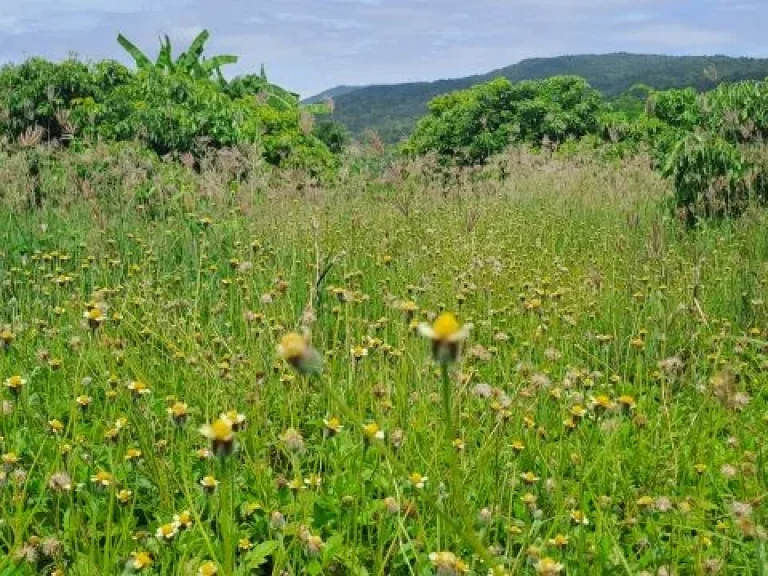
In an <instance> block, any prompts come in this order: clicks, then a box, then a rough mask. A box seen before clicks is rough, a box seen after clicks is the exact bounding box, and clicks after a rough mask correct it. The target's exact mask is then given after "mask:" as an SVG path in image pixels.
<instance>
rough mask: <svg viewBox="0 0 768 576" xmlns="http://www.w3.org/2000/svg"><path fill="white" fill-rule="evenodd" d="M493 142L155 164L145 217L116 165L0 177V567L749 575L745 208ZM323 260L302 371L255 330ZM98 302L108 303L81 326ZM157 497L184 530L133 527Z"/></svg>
mask: <svg viewBox="0 0 768 576" xmlns="http://www.w3.org/2000/svg"><path fill="white" fill-rule="evenodd" d="M505 161H507V162H510V164H511V166H512V169H510V170H509V171H508V173H511V174H513V176H512V177H510V178H509V179H508V180H507V181H505V182H503V183H500V182H498V181H497V180H495V179H494V178H484V177H483V176H482V175H480V176H479V177H478V178H476V179H474V180H471V179H468V178H463V179H462V180H461V182H462V183H460V184H451V185H445V186H443V185H441V184H439V183H438V182H437V181H436V180H431V179H429V178H427V179H422V178H420V177H418V176H415V175H414V174H417V173H418V172H419V170H418V169H414V170H413V171H412V173H411V176H408V177H407V178H405V180H400V181H397V180H395V181H394V184H392V183H391V182H390V183H389V184H387V183H384V184H381V183H379V184H380V187H379V188H375V186H374V185H370V186H369V184H370V183H363V182H361V181H354V180H349V181H345V182H342V183H341V184H339V185H338V187H337V188H336V189H334V190H325V191H315V192H307V191H306V189H305V192H304V193H297V192H295V191H294V192H292V191H290V186H288V185H285V184H283V185H280V184H272V185H270V187H268V188H267V190H268V193H266V194H265V193H264V192H263V190H264V186H263V185H264V182H263V181H262V180H259V181H258V182H257V181H248V182H245V183H243V184H242V185H241V188H240V189H239V191H238V190H234V191H232V192H231V193H223V192H222V193H220V194H218V195H216V194H214V195H211V194H204V195H203V194H200V195H195V193H193V192H190V190H195V189H196V188H194V186H197V185H198V184H200V186H201V188H205V187H206V186H207V187H208V188H206V189H210V187H211V186H213V188H214V189H219V190H220V188H217V186H219V184H217V182H219V180H217V178H220V177H221V175H220V174H218V173H216V172H215V171H214V172H211V173H204V174H203V175H200V176H195V175H182V176H178V175H176V176H175V177H176V178H178V182H180V183H179V184H178V189H179V190H181V191H182V192H181V193H179V194H172V193H169V194H166V195H164V196H163V195H161V198H163V199H162V200H158V202H161V204H160V205H155V206H153V207H152V209H151V210H148V209H137V206H140V204H137V202H139V201H138V200H136V196H137V195H138V193H139V192H143V191H145V190H146V187H145V181H142V180H141V178H139V179H138V180H137V181H136V182H132V181H130V180H124V179H122V178H116V180H117V181H124V182H125V184H124V188H120V189H115V190H111V191H110V194H111V196H110V197H109V198H101V199H99V198H96V199H92V198H91V199H76V198H75V194H74V193H73V192H71V190H70V189H69V188H67V186H68V185H67V184H66V180H56V182H53V183H52V182H47V183H46V186H49V187H50V189H51V190H53V189H54V188H55V186H61V187H62V190H67V194H69V196H68V197H67V199H66V201H61V202H59V203H53V202H51V203H49V204H47V205H46V206H44V207H43V208H42V209H39V210H29V209H23V208H21V207H20V206H21V204H20V203H19V197H18V196H14V197H13V198H11V197H10V196H8V197H6V198H5V200H4V201H5V202H6V205H8V206H11V205H13V206H15V209H14V211H13V212H11V211H10V210H9V211H8V213H7V217H4V218H3V219H2V220H0V255H2V258H0V306H1V307H0V330H2V327H3V326H5V325H7V329H8V331H9V332H10V333H12V334H13V335H14V336H15V338H14V339H13V341H12V342H11V343H10V345H9V346H8V347H7V349H6V350H4V351H3V350H0V381H3V380H5V379H6V378H10V377H11V376H14V375H19V376H21V377H23V378H24V379H26V384H25V385H24V386H23V389H22V391H21V393H20V394H19V395H14V394H13V392H12V391H11V390H10V388H8V387H7V386H4V387H3V390H2V392H1V394H2V399H3V401H4V402H5V403H4V405H3V415H2V416H1V417H0V435H1V436H2V444H0V448H1V449H0V452H1V453H3V454H5V455H6V456H7V455H8V454H10V453H14V454H16V455H17V456H18V462H13V458H11V457H9V458H6V460H7V462H8V463H7V464H6V465H5V467H4V474H3V475H2V477H1V478H2V480H1V481H0V518H2V520H1V521H0V551H1V552H2V557H3V558H2V559H0V573H3V574H14V573H19V574H35V573H39V572H41V571H42V572H46V571H47V572H48V573H50V572H51V571H52V570H53V569H54V568H57V569H60V570H62V571H63V573H66V574H75V575H92V574H115V573H117V574H119V573H122V572H123V571H124V570H128V571H130V569H131V561H132V556H131V555H132V554H133V553H136V552H139V551H147V552H149V553H150V554H151V557H152V560H153V562H152V565H151V566H147V567H146V568H143V569H142V570H141V572H142V573H152V574H196V573H198V571H199V570H200V569H201V566H202V565H203V563H204V562H207V561H211V562H213V563H214V564H215V565H216V566H217V567H218V573H219V574H249V573H255V574H282V573H287V574H395V575H397V574H434V573H436V572H437V573H440V574H450V573H454V572H451V571H450V570H449V569H447V568H446V569H444V570H443V571H442V572H440V571H439V570H438V568H436V567H435V566H433V563H432V562H431V561H430V554H431V553H439V552H451V553H453V554H455V556H456V557H457V558H459V559H461V560H462V561H463V562H464V563H466V566H467V567H468V570H470V572H471V573H474V574H486V573H487V572H488V570H489V568H490V565H491V563H493V564H497V565H498V566H499V567H502V566H503V567H504V568H506V570H507V571H508V573H510V574H535V573H536V572H537V570H538V571H539V572H540V573H547V572H545V571H544V570H545V566H546V562H545V561H541V559H543V558H550V559H552V560H553V561H554V563H555V564H561V565H562V573H567V574H574V575H576V574H596V573H602V574H633V575H634V574H639V573H641V572H644V571H645V572H647V573H650V574H656V573H660V574H661V573H667V574H680V575H683V574H712V573H716V570H715V568H717V567H718V566H719V567H720V572H719V573H721V574H740V575H741V574H765V573H766V572H768V565H767V564H766V550H765V529H764V526H765V524H766V521H768V518H767V516H766V506H765V501H766V497H767V496H768V489H767V487H766V474H767V473H768V464H767V463H766V456H767V455H766V448H765V431H766V424H767V423H768V420H767V418H768V405H767V404H766V380H767V378H766V373H767V371H766V369H767V368H768V364H767V363H768V356H767V352H768V342H766V340H768V316H767V315H766V310H765V303H764V299H765V297H766V294H768V290H766V287H767V285H768V226H766V225H767V224H768V218H766V215H765V214H764V213H762V212H759V211H754V212H751V213H750V214H748V215H747V216H745V217H744V218H742V219H741V220H740V221H737V222H732V223H721V224H711V225H706V226H703V227H701V228H700V229H698V230H696V231H694V232H686V231H685V230H684V229H683V228H682V227H681V226H679V225H678V224H677V223H676V222H675V221H674V220H672V219H670V218H668V217H667V216H666V212H665V209H664V201H665V200H664V193H665V186H664V184H663V183H661V182H659V181H658V180H657V179H656V177H655V176H654V175H653V174H652V173H650V172H648V171H646V170H645V169H643V168H642V167H641V166H640V164H637V165H635V164H628V165H626V166H624V167H609V166H602V165H598V164H592V163H586V164H582V165H578V164H563V163H559V162H557V161H552V162H543V161H542V160H541V159H529V158H526V157H520V158H508V159H507V160H505ZM489 170H490V169H489ZM2 174H3V178H4V181H6V182H10V181H11V180H10V179H12V178H13V175H12V174H10V173H8V172H6V173H2ZM154 178H161V176H154ZM350 178H351V177H350ZM62 182H64V183H62ZM211 182H213V184H211ZM203 184H205V186H204V185H203ZM379 184H377V186H378V185H379ZM109 186H113V184H112V183H110V184H109ZM162 186H163V183H162V182H161V183H157V187H158V189H162ZM281 186H282V187H281ZM387 187H389V188H388V190H386V191H383V192H382V191H377V190H384V189H385V188H387ZM5 188H6V190H8V189H13V190H17V191H18V190H22V191H23V190H24V186H23V185H22V184H18V183H15V184H14V183H9V184H7V185H6V186H5ZM364 188H367V190H364ZM105 189H106V188H105ZM185 190H186V192H184V191H185ZM137 191H139V192H137ZM62 193H64V192H62ZM97 193H98V190H97ZM116 197H117V198H119V199H120V200H119V201H118V200H115V198H116ZM160 216H162V217H160ZM329 263H330V268H329V269H328V273H327V275H326V276H325V278H324V280H323V282H322V283H321V284H320V289H319V291H318V293H317V298H316V299H315V301H314V304H313V306H312V313H313V314H312V316H314V321H311V322H309V323H308V324H309V326H308V327H310V328H311V332H312V340H313V344H314V346H315V347H316V348H317V349H318V350H319V351H320V352H322V354H323V356H324V358H325V366H324V371H323V373H322V374H321V375H320V376H319V377H317V378H310V377H308V376H303V375H301V374H297V373H295V372H294V371H293V370H292V369H291V367H290V366H288V365H287V364H285V363H284V362H282V361H281V360H280V359H279V358H278V357H277V354H276V352H275V350H276V346H277V344H278V343H279V341H280V339H281V337H282V336H283V335H284V334H285V333H287V332H290V331H297V330H300V328H301V326H302V318H303V317H304V318H305V319H306V317H305V315H304V311H305V309H306V308H307V305H308V303H310V302H312V299H311V297H310V296H311V294H312V292H313V287H314V285H315V282H316V280H317V277H318V275H319V274H320V273H321V271H322V270H324V269H325V268H326V265H328V264H329ZM334 289H337V290H334ZM92 300H100V301H103V302H104V303H105V304H106V305H107V306H108V308H107V312H106V317H107V319H106V321H105V322H104V323H103V324H102V325H101V326H100V327H99V328H98V329H96V330H91V329H90V328H89V327H88V323H87V321H86V320H85V319H84V317H83V314H84V313H85V312H86V310H87V305H88V302H89V301H92ZM409 300H412V301H413V302H414V303H415V304H416V305H417V306H418V311H417V312H416V314H415V316H414V318H413V321H412V322H411V321H409V318H408V317H407V314H406V313H404V312H403V311H402V310H401V309H400V306H399V303H402V302H403V301H409ZM441 310H449V311H453V312H455V313H456V314H457V316H458V317H459V319H460V320H461V321H462V322H471V323H473V325H474V328H473V330H472V332H471V333H470V336H469V339H468V340H467V341H466V342H465V345H464V350H463V354H462V357H461V360H460V362H459V363H458V364H456V365H454V366H451V367H450V370H449V371H448V372H447V374H446V377H447V378H448V379H449V380H448V382H449V390H448V392H449V393H448V394H444V392H443V390H441V373H440V369H439V367H438V366H437V365H435V364H434V363H433V361H432V359H431V354H430V343H429V342H428V341H426V340H425V339H424V338H422V337H421V336H419V334H418V333H417V331H416V330H415V325H416V324H417V323H418V322H419V321H425V322H429V321H431V320H432V319H433V318H434V315H435V314H436V313H437V312H438V311H441ZM115 313H117V314H118V315H119V317H118V318H119V320H117V319H113V314H115ZM310 320H312V318H310ZM633 340H634V342H633ZM356 347H361V348H365V349H366V350H367V355H366V356H363V357H361V358H360V359H358V360H356V359H355V358H354V353H353V350H354V349H355V348H356ZM358 353H359V350H358ZM670 359H672V360H670ZM131 381H141V382H144V383H146V385H147V386H148V387H149V388H150V390H151V393H150V394H147V395H145V396H141V397H134V395H133V394H132V392H131V390H130V389H129V388H128V384H129V383H130V382H131ZM78 396H88V397H90V398H91V402H90V404H89V405H88V407H87V408H86V409H83V408H81V407H80V406H79V405H78V403H77V401H76V398H77V397H78ZM601 396H605V397H606V398H601ZM621 396H631V397H632V399H633V400H634V402H635V403H636V405H635V406H633V407H632V408H631V409H629V408H628V409H622V408H621V404H619V403H618V402H619V398H620V397H621ZM445 397H450V405H449V406H446V405H445V401H444V398H445ZM175 401H182V402H185V403H187V404H188V407H189V416H188V419H187V421H186V422H185V423H184V424H183V425H175V424H174V423H173V422H172V420H171V418H170V417H169V415H168V413H167V408H168V407H169V406H170V405H171V404H172V403H173V402H175ZM747 401H748V402H747ZM600 402H606V403H607V404H608V405H609V406H608V408H607V409H602V408H600V405H599V404H600ZM579 406H581V407H582V408H583V415H582V416H581V417H579V416H578V415H579V414H581V413H582V409H580V408H579ZM446 408H447V409H448V410H449V414H450V417H448V416H447V415H446ZM227 410H237V411H238V412H240V413H242V414H244V415H245V416H246V418H247V426H246V427H245V429H243V430H240V431H238V432H236V434H235V438H236V451H235V453H234V455H232V456H230V457H228V458H224V459H217V458H215V457H214V458H209V459H201V458H200V457H199V455H198V451H199V450H200V449H202V448H205V447H206V446H207V441H206V439H205V438H204V437H203V436H202V435H201V434H200V433H199V431H198V429H199V428H200V427H201V426H202V425H204V424H206V423H209V422H212V421H213V420H214V419H216V418H217V417H218V415H219V414H220V413H221V412H224V411H227ZM573 414H577V416H573ZM333 416H335V417H338V418H339V420H340V421H341V424H342V426H343V428H342V429H341V430H340V431H339V433H338V434H336V435H330V434H328V431H327V430H326V428H325V424H324V419H328V418H330V417H333ZM120 418H125V423H124V425H122V426H121V427H120V428H119V430H118V434H117V436H116V438H115V439H113V440H108V439H105V433H107V432H108V431H109V430H110V429H113V428H116V422H117V421H118V419H120ZM53 419H58V420H60V421H61V422H62V423H63V425H64V426H63V429H62V430H61V431H60V432H59V433H52V432H51V427H50V425H49V421H50V420H53ZM569 421H570V422H569ZM371 422H375V423H377V424H378V426H380V427H381V429H382V430H384V431H385V434H386V437H385V440H384V441H376V440H373V441H367V440H366V439H365V436H364V434H363V425H364V424H368V423H371ZM449 423H450V424H449ZM295 432H298V433H299V434H300V436H301V441H300V442H299V441H297V439H296V433H295ZM454 439H461V440H462V442H463V446H464V447H463V450H457V449H456V448H455V447H454V446H453V443H452V440H454ZM297 444H300V445H301V446H300V449H296V448H297ZM131 448H136V449H138V450H140V451H141V457H140V458H139V459H138V460H137V461H135V462H131V461H128V460H126V458H125V456H126V453H127V451H128V450H129V449H131ZM698 465H701V466H698ZM99 470H104V471H107V472H109V473H110V474H112V475H113V479H114V482H113V483H112V484H111V485H110V486H108V487H105V488H97V487H96V486H95V484H94V482H92V480H91V478H92V476H94V475H95V474H97V472H98V471H99ZM57 472H64V473H66V474H67V475H68V476H69V477H70V478H71V481H72V489H71V490H70V491H61V490H59V491H57V490H54V489H53V488H52V487H51V486H49V480H50V478H51V476H52V475H54V474H55V473H57ZM413 473H418V474H421V475H422V476H426V478H427V480H426V482H425V484H424V487H423V488H422V489H419V488H416V487H415V486H414V485H413V482H412V481H411V475H412V474H413ZM526 473H530V475H526ZM207 475H211V476H214V477H215V478H216V479H217V480H218V481H219V484H218V486H217V488H216V490H215V491H214V492H213V493H212V494H206V493H205V492H204V491H203V489H202V487H201V485H200V481H201V479H202V478H203V477H205V476H207ZM314 475H317V476H319V477H320V479H321V482H320V484H319V486H318V485H315V484H314V482H313V479H314V478H316V476H314ZM304 480H308V481H309V482H308V483H305V482H304ZM120 490H130V491H131V495H130V497H127V498H126V502H125V503H121V502H120V501H119V499H118V497H117V495H118V492H119V491H120ZM747 504H748V505H749V506H747ZM183 511H189V512H190V513H191V517H192V520H193V524H192V525H191V527H189V528H188V529H184V530H181V531H180V532H179V533H178V534H177V535H176V536H175V537H174V538H173V539H172V540H170V541H167V542H161V541H159V540H158V539H157V538H156V537H155V532H156V530H157V529H158V527H159V526H160V525H162V524H166V523H169V522H172V521H173V518H174V515H178V514H181V513H182V512H183ZM581 518H585V519H586V520H585V521H583V522H579V521H578V520H580V519H581ZM36 537H38V538H41V539H49V538H52V539H54V540H55V543H56V544H58V551H57V553H56V554H54V555H46V554H45V553H44V552H50V550H48V548H50V547H51V540H44V542H45V544H46V546H47V548H46V549H45V550H43V548H44V546H43V544H38V543H37V542H36V541H35V540H34V538H36ZM246 538H247V539H248V541H249V542H250V544H251V546H252V548H251V550H250V551H247V550H240V549H239V548H238V542H239V541H240V540H241V539H246ZM22 553H24V554H26V556H25V557H21V554H22ZM32 556H36V559H33V558H31V557H32ZM32 560H34V561H32ZM126 566H127V568H126ZM663 570H666V572H663ZM499 573H502V572H499ZM549 573H554V572H549Z"/></svg>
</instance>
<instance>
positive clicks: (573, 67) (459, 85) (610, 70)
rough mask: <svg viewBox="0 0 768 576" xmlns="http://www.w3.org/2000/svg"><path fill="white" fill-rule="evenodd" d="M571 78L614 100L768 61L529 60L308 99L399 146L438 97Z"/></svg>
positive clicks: (695, 83)
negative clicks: (497, 82)
mask: <svg viewBox="0 0 768 576" xmlns="http://www.w3.org/2000/svg"><path fill="white" fill-rule="evenodd" d="M561 74H573V75H576V76H582V77H583V78H586V79H587V81H588V82H589V83H590V84H591V85H592V86H594V87H595V88H597V89H598V90H600V91H601V92H602V93H603V94H604V95H605V96H606V98H614V97H616V96H618V95H619V94H621V93H622V92H624V91H626V90H628V89H629V88H631V87H632V86H633V85H634V84H638V83H642V84H647V85H649V86H652V87H654V88H657V89H659V90H666V89H669V88H681V87H687V86H692V87H694V88H696V89H697V90H708V89H711V88H714V87H715V86H716V85H717V84H719V83H720V82H724V81H738V80H751V79H760V80H762V79H765V78H766V77H768V59H757V58H731V57H728V56H664V55H658V54H628V53H625V52H619V53H614V54H584V55H575V56H558V57H556V58H531V59H528V60H523V61H521V62H519V63H517V64H513V65H512V66H508V67H506V68H500V69H498V70H493V71H492V72H489V73H487V74H481V75H478V76H469V77H465V78H456V79H452V80H438V81H436V82H412V83H408V84H391V85H379V86H362V87H354V86H339V87H337V88H332V89H331V90H326V91H325V92H323V93H322V94H318V95H317V96H314V97H312V98H309V99H307V100H306V101H308V102H309V101H317V99H320V100H322V99H323V98H325V97H327V96H330V97H332V98H333V99H334V102H335V105H336V110H335V112H334V119H335V120H336V121H338V122H340V123H341V124H343V125H344V126H346V127H347V129H348V130H349V131H350V132H351V133H352V134H353V135H354V136H360V135H361V134H363V133H364V132H365V131H366V130H367V129H372V130H376V131H377V132H378V133H379V136H380V137H381V138H382V139H383V140H384V141H386V142H397V141H398V140H401V139H402V138H404V137H406V136H407V135H408V134H410V132H411V130H413V127H414V126H415V124H416V122H417V121H418V119H419V118H421V117H422V116H424V115H425V114H426V113H427V103H428V102H429V101H430V100H431V99H432V98H434V97H435V96H438V95H440V94H444V93H446V92H452V91H454V90H461V89H464V88H468V87H470V86H472V85H474V84H478V83H480V82H486V81H488V80H491V79H493V78H497V77H499V76H504V77H506V78H508V79H509V80H511V81H512V82H519V81H521V80H535V79H540V78H547V77H550V76H557V75H561Z"/></svg>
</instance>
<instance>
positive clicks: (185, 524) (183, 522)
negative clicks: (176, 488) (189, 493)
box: [173, 510, 194, 530]
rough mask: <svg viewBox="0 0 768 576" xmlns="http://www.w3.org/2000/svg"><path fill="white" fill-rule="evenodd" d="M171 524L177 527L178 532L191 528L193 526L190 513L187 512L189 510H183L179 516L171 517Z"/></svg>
mask: <svg viewBox="0 0 768 576" xmlns="http://www.w3.org/2000/svg"><path fill="white" fill-rule="evenodd" d="M173 522H174V523H175V524H177V525H178V526H179V529H180V530H186V529H188V528H191V527H192V524H194V521H193V520H192V513H191V512H189V510H184V511H183V512H182V513H181V514H175V515H174V516H173Z"/></svg>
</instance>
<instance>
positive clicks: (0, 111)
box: [0, 58, 131, 139]
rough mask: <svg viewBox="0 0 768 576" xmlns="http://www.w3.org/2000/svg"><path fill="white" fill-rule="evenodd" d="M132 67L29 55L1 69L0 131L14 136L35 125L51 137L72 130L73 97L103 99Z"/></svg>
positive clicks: (113, 63)
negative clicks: (14, 64)
mask: <svg viewBox="0 0 768 576" xmlns="http://www.w3.org/2000/svg"><path fill="white" fill-rule="evenodd" d="M130 77H131V73H130V71H129V70H128V69H127V68H125V67H124V66H122V65H121V64H118V63H117V62H114V61H110V60H105V61H102V62H99V63H98V64H96V65H92V66H89V65H87V64H84V63H82V62H78V61H76V60H65V61H63V62H61V63H58V64H56V63H53V62H48V61H46V60H43V59H41V58H30V59H29V60H27V61H26V62H24V63H22V64H20V65H18V66H12V65H8V66H4V67H3V68H2V69H0V133H3V134H6V135H8V136H9V137H10V138H12V139H16V138H18V137H19V136H21V135H22V134H23V133H24V132H25V131H27V130H28V129H30V128H33V127H35V126H40V127H41V128H43V129H44V130H45V134H46V136H47V138H49V139H59V138H61V137H62V136H63V135H64V134H66V133H68V132H71V126H70V125H69V122H68V118H67V111H68V109H69V107H70V104H71V102H72V100H73V99H76V98H81V99H83V98H91V99H100V98H102V97H103V96H104V95H105V94H107V93H108V92H109V91H111V90H112V89H115V88H117V87H119V86H122V85H123V84H125V83H126V82H127V81H128V80H129V79H130Z"/></svg>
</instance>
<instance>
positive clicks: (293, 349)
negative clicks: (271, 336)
mask: <svg viewBox="0 0 768 576" xmlns="http://www.w3.org/2000/svg"><path fill="white" fill-rule="evenodd" d="M306 349H307V342H306V340H304V336H302V335H301V334H296V333H295V332H291V333H289V334H286V335H285V336H283V339H282V340H281V341H280V354H281V355H282V357H283V358H284V359H285V360H292V359H295V358H299V357H301V356H302V355H303V354H304V352H305V350H306Z"/></svg>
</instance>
